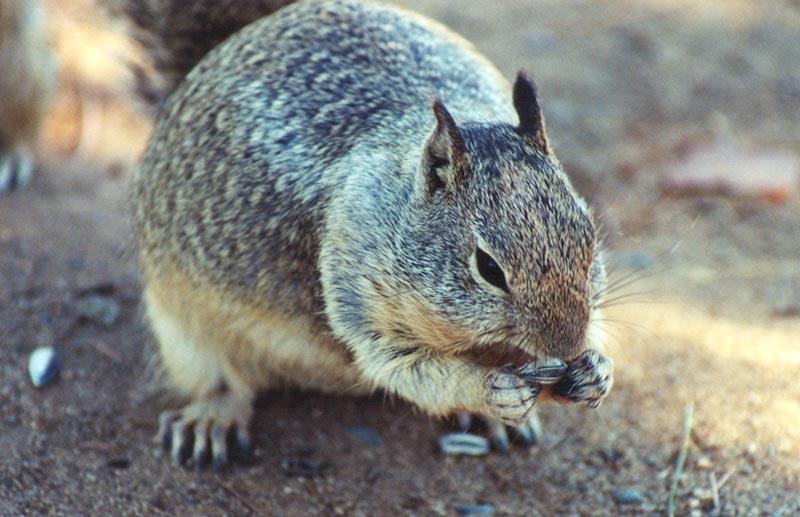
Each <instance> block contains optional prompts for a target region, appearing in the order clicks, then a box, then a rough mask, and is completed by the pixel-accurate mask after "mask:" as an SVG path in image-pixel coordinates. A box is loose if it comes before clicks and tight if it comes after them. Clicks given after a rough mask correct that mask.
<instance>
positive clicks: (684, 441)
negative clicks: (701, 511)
mask: <svg viewBox="0 0 800 517" xmlns="http://www.w3.org/2000/svg"><path fill="white" fill-rule="evenodd" d="M693 413H694V404H689V405H688V406H686V409H684V410H683V435H682V438H681V448H680V451H679V452H678V458H677V460H675V470H673V471H672V480H671V481H670V486H669V495H668V496H667V516H668V517H675V493H676V492H677V491H678V480H679V479H680V478H681V475H682V474H683V465H684V463H686V455H687V454H688V453H689V435H690V433H691V432H692V415H693Z"/></svg>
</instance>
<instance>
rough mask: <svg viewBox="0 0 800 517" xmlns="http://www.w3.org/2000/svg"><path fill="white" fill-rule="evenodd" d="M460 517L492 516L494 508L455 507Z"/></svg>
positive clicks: (483, 506)
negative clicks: (470, 516)
mask: <svg viewBox="0 0 800 517" xmlns="http://www.w3.org/2000/svg"><path fill="white" fill-rule="evenodd" d="M455 510H456V513H457V514H458V515H492V514H493V513H494V506H492V505H490V504H459V505H456V507H455Z"/></svg>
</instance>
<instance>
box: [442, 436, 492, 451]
mask: <svg viewBox="0 0 800 517" xmlns="http://www.w3.org/2000/svg"><path fill="white" fill-rule="evenodd" d="M439 449H441V451H442V452H443V453H444V454H447V455H449V456H485V455H486V454H489V449H490V446H489V440H487V439H486V438H484V437H483V436H478V435H476V434H470V433H448V434H446V435H444V436H442V437H441V438H439Z"/></svg>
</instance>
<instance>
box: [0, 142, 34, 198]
mask: <svg viewBox="0 0 800 517" xmlns="http://www.w3.org/2000/svg"><path fill="white" fill-rule="evenodd" d="M32 172H33V160H32V159H31V157H30V156H29V155H28V154H26V153H24V152H22V151H14V152H10V153H7V154H0V195H2V194H7V193H9V192H13V191H14V190H17V189H19V188H22V187H24V186H25V185H27V183H28V182H29V181H30V179H31V173H32Z"/></svg>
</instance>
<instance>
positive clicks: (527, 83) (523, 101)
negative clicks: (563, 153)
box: [513, 70, 551, 154]
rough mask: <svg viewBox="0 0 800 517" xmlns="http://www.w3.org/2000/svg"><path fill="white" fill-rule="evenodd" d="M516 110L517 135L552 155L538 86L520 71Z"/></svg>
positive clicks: (515, 87) (516, 92)
mask: <svg viewBox="0 0 800 517" xmlns="http://www.w3.org/2000/svg"><path fill="white" fill-rule="evenodd" d="M513 99H514V109H516V110H517V116H518V117H519V126H517V128H516V129H517V133H518V134H519V135H520V136H521V137H522V138H524V139H525V140H526V141H527V142H528V143H529V144H530V145H532V146H533V147H535V148H536V149H538V150H539V151H540V152H542V153H544V154H551V153H550V142H548V140H547V134H546V133H545V130H544V116H543V115H542V110H541V108H540V107H539V98H538V97H537V95H536V85H535V84H534V83H533V81H532V80H531V79H530V78H529V77H528V76H527V74H525V72H524V71H523V70H520V71H519V73H518V74H517V80H516V81H515V82H514V96H513Z"/></svg>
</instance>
